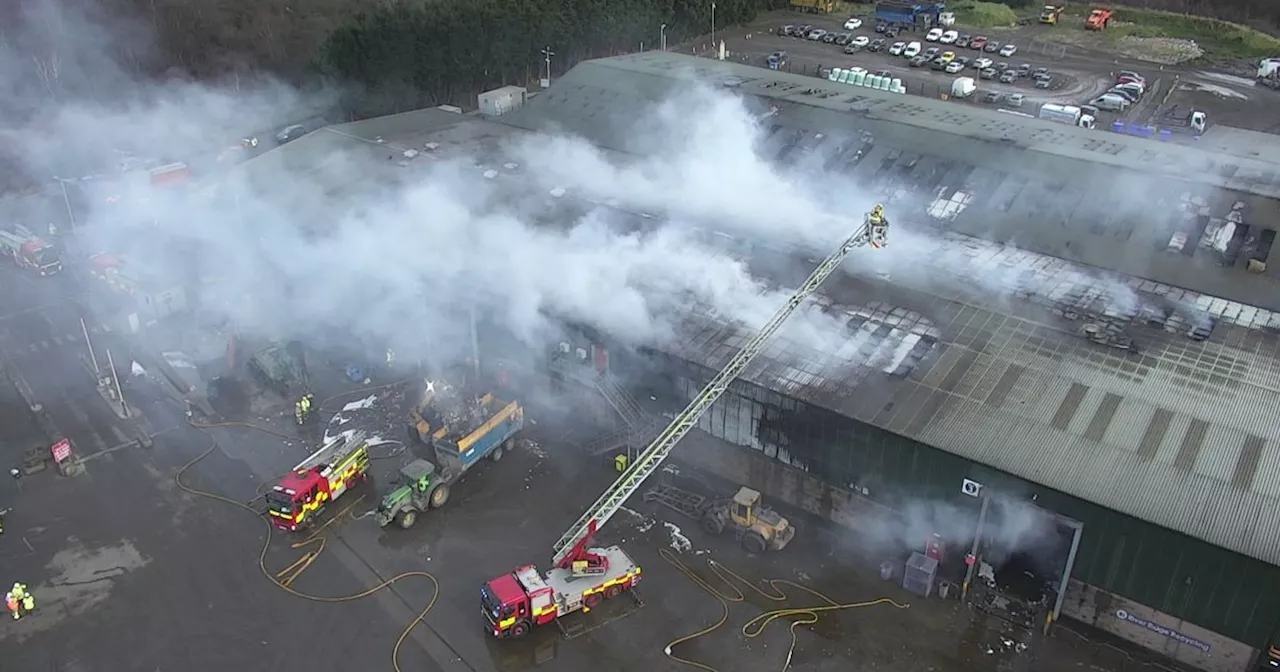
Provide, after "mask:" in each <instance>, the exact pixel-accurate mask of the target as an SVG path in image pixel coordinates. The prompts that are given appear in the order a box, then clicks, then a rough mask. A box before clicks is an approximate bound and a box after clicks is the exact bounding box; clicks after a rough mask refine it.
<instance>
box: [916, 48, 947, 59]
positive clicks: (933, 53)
mask: <svg viewBox="0 0 1280 672" xmlns="http://www.w3.org/2000/svg"><path fill="white" fill-rule="evenodd" d="M941 53H942V50H941V49H939V48H937V47H929V48H928V49H925V50H924V53H923V54H920V55H921V56H924V57H926V58H928V59H929V60H931V61H932V60H933V59H935V58H937V57H938V54H941Z"/></svg>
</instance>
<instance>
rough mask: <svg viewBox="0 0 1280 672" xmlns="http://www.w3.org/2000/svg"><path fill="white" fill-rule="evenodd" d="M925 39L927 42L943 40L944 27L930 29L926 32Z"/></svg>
mask: <svg viewBox="0 0 1280 672" xmlns="http://www.w3.org/2000/svg"><path fill="white" fill-rule="evenodd" d="M924 39H925V41H926V42H937V41H938V40H941V39H942V29H941V28H932V29H930V30H929V32H927V33H925V34H924Z"/></svg>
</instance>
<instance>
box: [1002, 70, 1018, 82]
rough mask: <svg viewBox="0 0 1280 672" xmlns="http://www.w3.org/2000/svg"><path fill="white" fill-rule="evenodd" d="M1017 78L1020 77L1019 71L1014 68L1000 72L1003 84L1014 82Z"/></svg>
mask: <svg viewBox="0 0 1280 672" xmlns="http://www.w3.org/2000/svg"><path fill="white" fill-rule="evenodd" d="M1017 79H1018V73H1016V72H1014V71H1012V70H1005V71H1004V72H1002V73H1000V83H1001V84H1012V83H1014V82H1015V81H1017Z"/></svg>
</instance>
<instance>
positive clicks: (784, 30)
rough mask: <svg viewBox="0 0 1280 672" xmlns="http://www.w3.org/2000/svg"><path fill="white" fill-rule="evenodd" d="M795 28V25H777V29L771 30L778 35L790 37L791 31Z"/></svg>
mask: <svg viewBox="0 0 1280 672" xmlns="http://www.w3.org/2000/svg"><path fill="white" fill-rule="evenodd" d="M795 29H796V27H795V26H778V29H777V30H775V31H773V32H774V33H776V34H778V35H783V36H785V37H790V36H791V33H792V32H794V31H795Z"/></svg>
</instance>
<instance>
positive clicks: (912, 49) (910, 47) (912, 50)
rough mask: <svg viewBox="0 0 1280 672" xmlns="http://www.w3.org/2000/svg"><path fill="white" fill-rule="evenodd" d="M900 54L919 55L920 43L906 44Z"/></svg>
mask: <svg viewBox="0 0 1280 672" xmlns="http://www.w3.org/2000/svg"><path fill="white" fill-rule="evenodd" d="M902 55H903V56H906V57H907V58H915V57H916V56H919V55H920V43H919V42H911V43H909V44H907V48H906V49H903V50H902Z"/></svg>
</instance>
